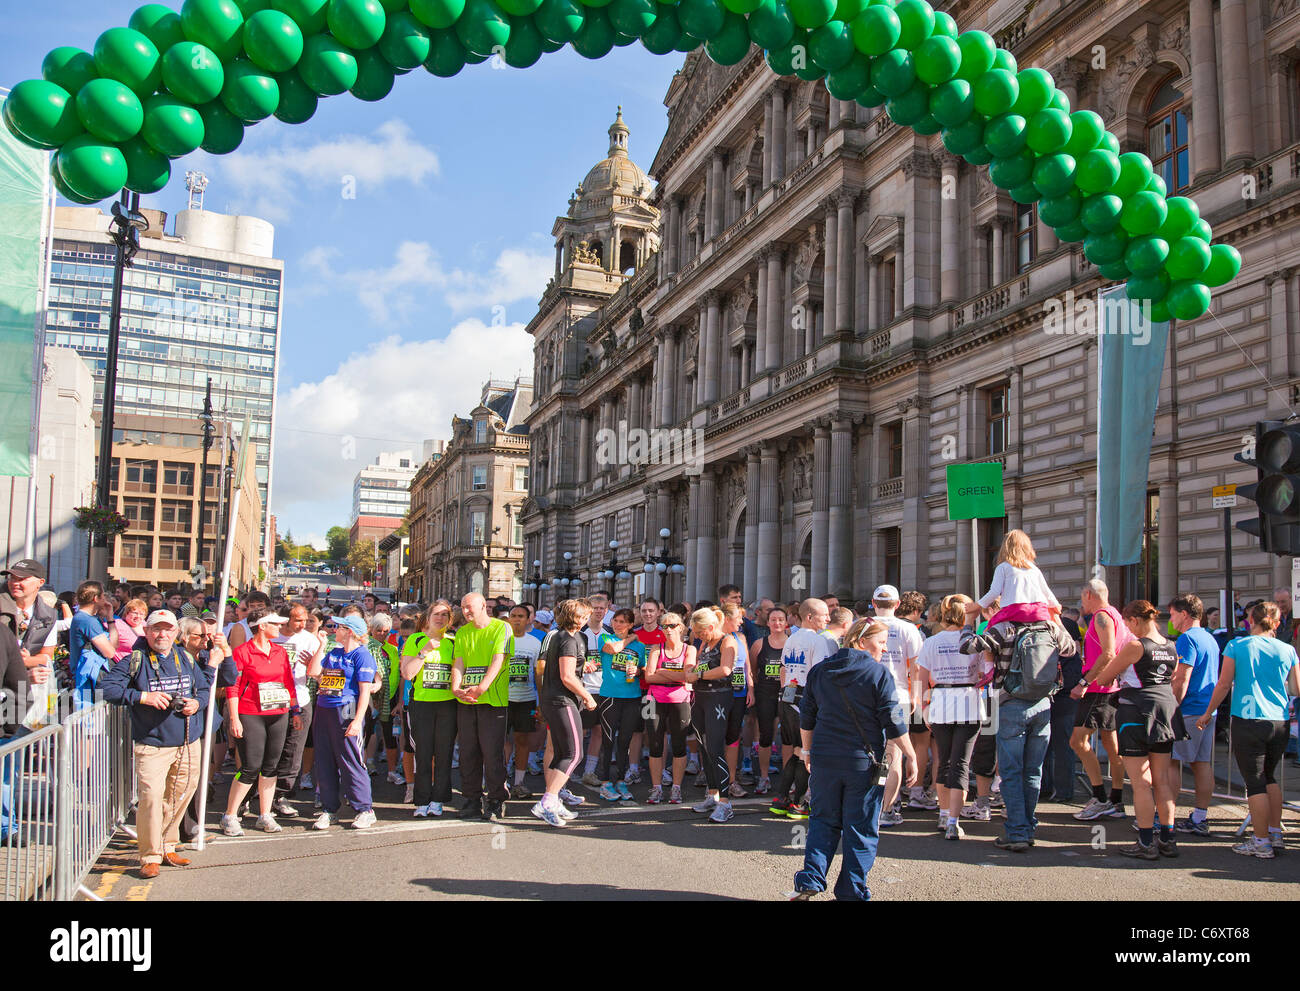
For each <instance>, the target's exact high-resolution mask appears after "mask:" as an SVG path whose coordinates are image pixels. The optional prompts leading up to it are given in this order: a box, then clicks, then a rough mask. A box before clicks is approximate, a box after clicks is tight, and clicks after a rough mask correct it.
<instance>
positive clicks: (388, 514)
mask: <svg viewBox="0 0 1300 991" xmlns="http://www.w3.org/2000/svg"><path fill="white" fill-rule="evenodd" d="M418 468H419V462H418V461H417V459H416V453H415V452H414V451H409V450H408V451H381V452H380V453H379V454H378V455H377V456H376V457H375V463H374V464H370V465H366V466H365V467H364V468H362V469H361V470H360V471H359V472H357V474H356V478H354V479H353V480H352V527H351V530H350V533H349V544H355V543H357V542H358V541H362V540H382V539H383V538H384V537H386V536H388V535H389V534H390V533H392V532H393V531H394V530H396V529H397V528H398V527H399V526H400V525H401V523H402V518H403V517H404V516H406V511H407V510H408V509H409V508H410V506H411V479H412V478H414V477H415V473H416V471H417V470H418Z"/></svg>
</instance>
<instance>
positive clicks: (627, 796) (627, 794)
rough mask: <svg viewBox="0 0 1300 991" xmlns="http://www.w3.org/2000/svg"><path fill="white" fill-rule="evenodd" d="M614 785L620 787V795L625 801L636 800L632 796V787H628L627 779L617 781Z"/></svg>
mask: <svg viewBox="0 0 1300 991" xmlns="http://www.w3.org/2000/svg"><path fill="white" fill-rule="evenodd" d="M614 787H615V788H617V789H618V797H619V798H621V799H622V800H623V801H625V802H635V801H636V799H635V798H633V797H632V789H630V788H628V786H627V782H626V781H615V782H614Z"/></svg>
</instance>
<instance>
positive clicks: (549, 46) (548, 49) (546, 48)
mask: <svg viewBox="0 0 1300 991" xmlns="http://www.w3.org/2000/svg"><path fill="white" fill-rule="evenodd" d="M563 47H564V42H562V41H547V40H546V38H545V36H543V38H542V51H543V53H545V54H547V55H554V54H555V53H556V52H558V51H559V50H560V49H561V48H563ZM668 51H669V52H670V51H672V49H671V48H670V49H668ZM657 54H661V55H667V54H668V52H659V53H657Z"/></svg>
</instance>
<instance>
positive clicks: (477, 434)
mask: <svg viewBox="0 0 1300 991" xmlns="http://www.w3.org/2000/svg"><path fill="white" fill-rule="evenodd" d="M474 443H475V444H486V443H487V420H475V421H474Z"/></svg>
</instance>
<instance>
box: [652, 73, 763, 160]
mask: <svg viewBox="0 0 1300 991" xmlns="http://www.w3.org/2000/svg"><path fill="white" fill-rule="evenodd" d="M752 57H753V54H752V53H751V55H750V58H752ZM748 62H749V58H745V59H742V60H741V61H740V62H739V63H738V64H736V65H718V64H717V63H716V62H714V61H713V60H712V59H709V58H705V57H703V54H702V52H701V50H699V49H696V50H695V51H693V52H691V53H690V54H689V55H687V56H686V61H685V63H684V64H683V65H682V67H681V69H679V70H678V78H677V79H675V80H674V85H675V88H679V89H680V95H679V96H678V97H677V99H676V101H675V103H674V104H673V106H672V107H671V108H670V109H669V111H668V130H667V132H666V133H665V134H664V139H663V141H662V142H660V144H659V151H658V152H657V153H656V154H655V160H654V162H653V163H651V166H650V174H651V175H655V176H658V175H659V172H660V165H661V163H662V162H663V160H664V159H665V158H667V157H668V156H669V155H671V154H672V153H673V152H674V151H675V150H676V148H677V146H678V145H680V144H681V143H682V141H683V140H685V138H686V136H687V134H689V133H690V131H691V128H692V127H694V126H695V124H696V122H698V121H699V120H700V118H702V117H703V116H704V115H705V113H706V112H707V111H708V109H709V107H711V106H712V105H713V103H714V102H715V101H716V100H717V99H718V97H719V96H721V95H722V92H723V90H725V89H726V88H727V86H728V84H730V82H731V81H732V79H734V78H735V77H736V76H737V75H739V74H740V73H741V72H742V71H743V69H744V66H745V65H746V64H747V63H748Z"/></svg>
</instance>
